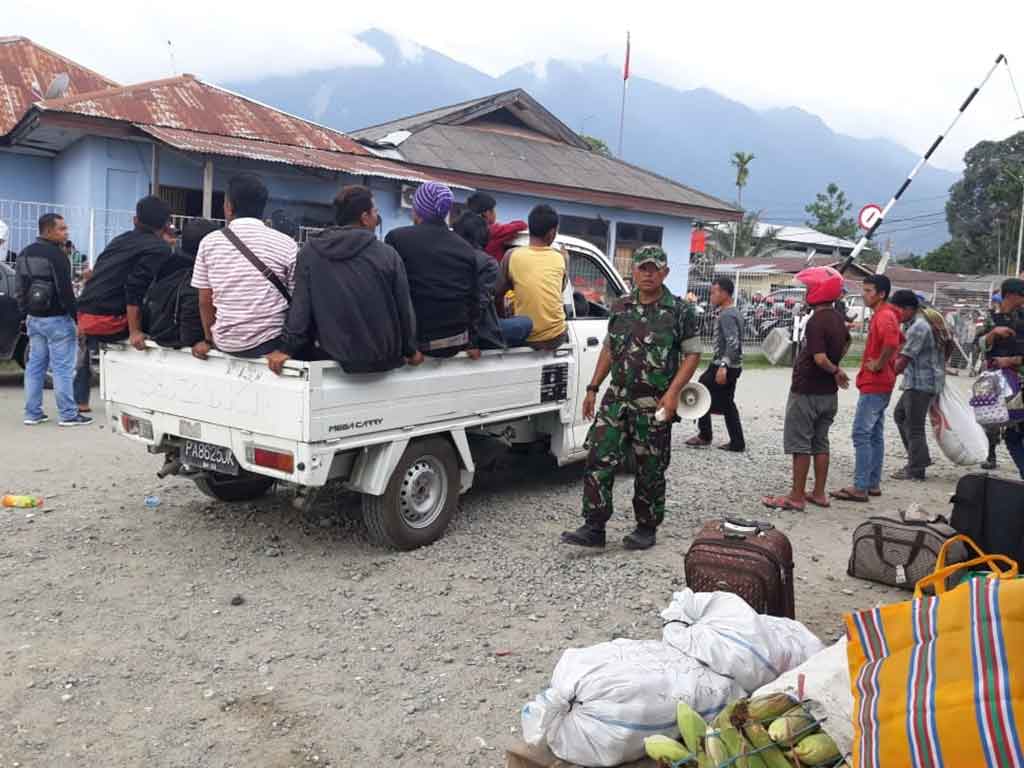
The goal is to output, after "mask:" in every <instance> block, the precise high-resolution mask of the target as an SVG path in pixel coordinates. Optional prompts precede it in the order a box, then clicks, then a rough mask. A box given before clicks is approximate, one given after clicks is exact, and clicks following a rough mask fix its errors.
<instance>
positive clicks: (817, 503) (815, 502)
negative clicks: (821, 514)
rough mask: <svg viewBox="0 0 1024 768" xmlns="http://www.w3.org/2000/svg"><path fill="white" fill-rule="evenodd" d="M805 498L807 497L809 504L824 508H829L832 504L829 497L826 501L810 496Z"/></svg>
mask: <svg viewBox="0 0 1024 768" xmlns="http://www.w3.org/2000/svg"><path fill="white" fill-rule="evenodd" d="M804 498H805V499H807V503H808V504H813V505H814V506H816V507H821V508H822V509H828V508H829V507H831V506H832V504H831V502H829V500H828V499H825V501H824V503H822V502H821V501H819V500H818V499H812V498H811V497H810V496H804Z"/></svg>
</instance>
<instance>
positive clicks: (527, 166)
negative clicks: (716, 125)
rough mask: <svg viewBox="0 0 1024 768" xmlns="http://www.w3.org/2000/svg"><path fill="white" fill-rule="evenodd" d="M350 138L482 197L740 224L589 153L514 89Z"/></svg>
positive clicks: (705, 202) (698, 199)
mask: <svg viewBox="0 0 1024 768" xmlns="http://www.w3.org/2000/svg"><path fill="white" fill-rule="evenodd" d="M352 135H353V136H355V137H356V138H358V139H361V140H362V141H365V142H366V143H368V144H369V145H370V146H373V147H375V148H379V149H380V151H383V152H387V153H388V156H389V157H395V158H396V159H402V160H405V161H407V162H409V163H412V164H414V165H416V166H419V167H420V168H421V169H422V168H423V167H428V168H437V169H440V170H444V171H448V172H449V173H458V174H470V175H474V176H477V177H489V178H493V179H495V181H494V182H493V183H490V184H481V186H484V187H486V188H487V189H508V187H509V185H510V184H511V185H513V186H523V187H525V186H530V187H539V189H537V190H535V191H536V192H537V193H538V194H541V195H543V194H545V192H544V189H548V190H550V192H549V193H548V194H552V195H553V196H561V197H562V198H564V199H568V200H577V199H578V200H587V201H589V202H594V203H596V204H603V205H608V206H609V207H612V208H628V209H630V210H641V211H644V210H646V211H650V212H658V213H666V214H669V215H676V216H701V217H705V218H709V217H710V218H714V219H716V220H722V221H727V220H735V219H739V218H740V216H741V214H740V211H739V210H738V209H737V208H736V207H735V206H733V205H730V204H729V203H727V202H725V201H724V200H720V199H719V198H717V197H713V196H711V195H708V194H705V193H703V192H700V191H698V190H696V189H693V188H692V187H688V186H686V185H684V184H681V183H680V182H678V181H676V180H674V179H669V178H666V177H664V176H660V175H658V174H656V173H652V172H651V171H648V170H646V169H645V168H640V167H638V166H635V165H632V164H630V163H626V162H623V161H622V160H619V159H618V158H615V157H609V156H605V155H602V154H600V153H598V152H594V151H592V150H591V149H590V148H589V147H588V146H587V145H586V143H585V142H584V141H583V140H582V139H581V138H580V137H579V136H578V135H577V134H576V133H575V132H573V131H572V129H570V128H569V127H567V126H566V125H565V124H564V123H562V122H561V121H560V120H559V119H558V118H557V117H555V116H554V115H553V114H552V113H550V112H548V111H547V110H546V109H545V108H544V107H543V106H542V105H541V104H539V103H538V102H537V101H536V100H535V99H533V98H532V97H530V95H529V94H528V93H526V92H525V91H522V90H519V89H516V90H513V91H505V92H503V93H498V94H494V95H493V96H486V97H484V98H481V99H474V100H472V101H466V102H461V103H459V104H454V105H452V106H450V107H442V108H440V109H435V110H431V111H429V112H423V113H421V114H418V115H411V116H409V117H405V118H400V119H398V120H392V121H391V122H389V123H384V124H382V125H377V126H372V127H370V128H363V129H361V130H358V131H354V132H353V134H352ZM399 137H400V139H401V140H400V141H396V140H395V139H397V138H399ZM565 190H574V192H571V193H568V194H567V193H566V191H565ZM510 191H511V190H510ZM598 198H600V199H601V200H602V202H601V203H598ZM644 200H645V201H647V202H646V203H642V202H639V201H644Z"/></svg>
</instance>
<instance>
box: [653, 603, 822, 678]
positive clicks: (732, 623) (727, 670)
mask: <svg viewBox="0 0 1024 768" xmlns="http://www.w3.org/2000/svg"><path fill="white" fill-rule="evenodd" d="M661 617H662V618H663V619H664V620H665V621H666V622H668V623H666V624H665V627H664V629H663V630H662V635H661V637H662V640H664V641H665V642H666V643H668V644H669V645H671V646H672V647H673V648H675V649H676V650H679V651H682V652H683V653H685V654H687V655H688V656H692V657H693V658H695V659H697V660H698V661H700V662H702V663H703V664H705V665H707V666H708V667H710V668H711V669H713V670H714V671H715V672H718V673H719V674H721V675H728V676H729V677H732V678H734V679H735V680H736V682H738V683H739V684H740V685H741V686H742V687H743V689H744V690H746V691H748V692H750V691H754V690H756V689H757V688H759V687H760V686H762V685H764V684H766V683H770V682H771V681H772V680H775V679H776V678H777V677H778V676H779V675H781V674H782V673H783V672H787V671H789V670H790V669H793V668H794V667H797V666H799V665H800V664H803V663H804V662H805V661H806V660H807V659H809V658H810V657H811V656H813V655H814V654H816V653H818V652H819V651H821V650H822V648H824V647H825V646H824V645H822V643H821V641H820V640H818V638H817V637H815V636H814V635H813V634H812V633H811V631H810V630H809V629H807V627H805V626H804V625H803V624H801V623H800V622H799V621H793V620H792V619H782V618H777V617H775V616H763V615H761V614H759V613H757V611H755V610H754V609H753V608H751V607H750V606H749V605H747V603H746V601H745V600H744V599H743V598H742V597H740V596H739V595H734V594H732V593H730V592H694V591H693V590H691V589H684V590H683V591H682V592H676V593H675V594H674V595H673V596H672V603H671V604H670V605H669V607H668V608H666V609H665V610H664V611H662V612H661Z"/></svg>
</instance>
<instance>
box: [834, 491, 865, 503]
mask: <svg viewBox="0 0 1024 768" xmlns="http://www.w3.org/2000/svg"><path fill="white" fill-rule="evenodd" d="M828 495H829V496H831V497H832V498H833V499H837V500H838V501H857V502H860V503H862V504H863V503H866V502H867V500H868V497H867V496H857V495H856V494H854V493H850V491H849V489H847V488H842V489H840V490H838V491H829V494H828Z"/></svg>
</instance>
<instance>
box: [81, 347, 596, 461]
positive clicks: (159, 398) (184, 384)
mask: <svg viewBox="0 0 1024 768" xmlns="http://www.w3.org/2000/svg"><path fill="white" fill-rule="evenodd" d="M100 370H101V387H102V390H101V391H102V394H103V398H104V399H105V400H107V401H108V402H111V403H114V404H116V405H117V406H120V407H121V408H119V409H115V410H125V409H127V410H128V411H134V412H137V413H142V414H157V415H160V416H162V417H164V418H159V419H157V420H156V421H157V423H159V424H161V425H163V429H165V430H168V433H169V434H176V435H178V436H183V437H190V436H192V435H187V434H186V435H181V433H180V431H175V430H172V429H170V428H169V427H168V426H167V425H168V424H171V423H172V422H171V421H169V420H168V419H167V418H166V417H173V419H174V420H175V423H176V421H185V422H201V423H202V424H205V425H211V426H214V427H221V428H224V429H229V430H231V431H234V432H242V433H250V434H254V435H266V436H271V437H274V438H276V439H278V440H285V441H289V442H295V443H307V444H308V443H323V442H330V443H332V444H334V443H337V444H338V445H339V447H345V446H349V445H351V446H363V445H369V444H374V443H378V442H384V441H388V440H391V439H394V437H395V436H396V435H403V434H408V433H410V432H422V431H424V430H426V431H430V430H431V429H432V428H434V427H439V425H450V424H453V423H461V424H463V425H472V424H484V423H489V422H495V421H502V420H506V419H511V418H522V417H525V416H529V415H534V414H537V413H544V412H550V411H559V410H562V411H564V413H563V414H562V419H561V420H562V421H563V423H567V422H568V421H571V419H572V407H571V404H569V402H568V401H570V400H571V399H572V395H571V393H573V392H574V391H575V387H576V375H577V373H576V370H575V363H574V357H573V355H572V354H571V348H568V347H567V348H566V349H564V350H556V351H554V352H535V351H533V350H530V349H527V348H522V349H512V350H506V351H494V352H485V353H484V354H483V356H482V357H481V359H480V360H470V359H469V358H467V357H466V356H465V355H461V354H460V355H458V356H456V357H453V358H448V359H443V360H441V359H431V358H428V359H427V360H426V362H424V363H423V364H422V365H420V366H418V367H408V366H407V367H405V368H401V369H398V370H395V371H390V372H388V373H383V374H346V373H344V372H343V371H342V370H341V368H340V367H339V366H338V365H337V364H335V363H333V362H298V361H289V362H288V363H286V364H285V370H284V374H283V375H281V376H277V375H275V374H274V373H273V372H272V371H271V370H270V369H269V368H268V367H267V364H266V361H265V360H263V359H259V360H244V359H241V358H236V357H230V356H228V355H224V354H221V353H217V352H212V353H211V354H210V358H209V359H208V360H205V361H204V360H198V359H196V358H194V357H193V356H192V354H191V352H190V351H189V350H173V349H165V348H162V347H158V346H156V345H154V344H152V342H148V343H147V348H146V350H145V351H141V352H140V351H138V350H135V349H132V348H131V347H128V346H127V345H124V344H111V345H107V347H106V348H105V350H104V352H103V354H102V361H101V365H100ZM215 431H217V430H215ZM158 441H159V435H158V436H157V442H158Z"/></svg>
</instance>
